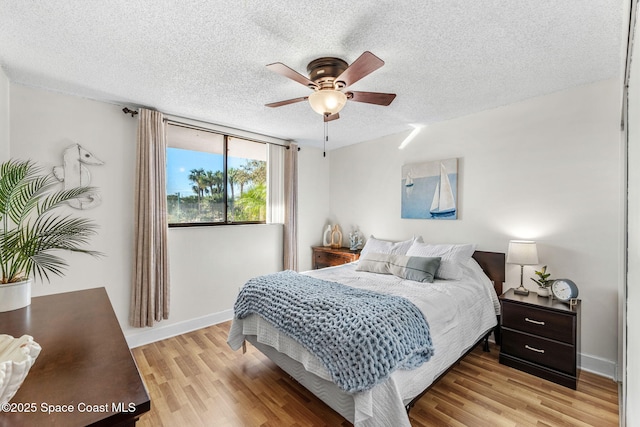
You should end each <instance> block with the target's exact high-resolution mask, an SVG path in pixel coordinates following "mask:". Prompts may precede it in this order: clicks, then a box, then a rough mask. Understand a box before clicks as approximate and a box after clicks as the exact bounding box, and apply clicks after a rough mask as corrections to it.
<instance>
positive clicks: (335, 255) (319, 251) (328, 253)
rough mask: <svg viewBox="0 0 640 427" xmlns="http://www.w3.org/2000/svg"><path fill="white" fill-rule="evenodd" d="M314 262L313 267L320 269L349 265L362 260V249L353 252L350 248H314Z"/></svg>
mask: <svg viewBox="0 0 640 427" xmlns="http://www.w3.org/2000/svg"><path fill="white" fill-rule="evenodd" d="M311 250H312V251H313V260H312V262H311V266H312V268H313V269H314V270H317V269H318V268H325V267H332V266H334V265H342V264H347V263H349V262H353V261H357V260H358V259H359V258H360V249H357V250H355V251H352V250H351V249H349V248H330V247H326V246H313V247H312V248H311Z"/></svg>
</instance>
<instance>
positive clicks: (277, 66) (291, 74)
mask: <svg viewBox="0 0 640 427" xmlns="http://www.w3.org/2000/svg"><path fill="white" fill-rule="evenodd" d="M267 68H268V69H270V70H271V71H273V72H274V73H278V74H280V75H282V76H285V77H288V78H290V79H291V80H295V81H296V82H298V83H300V84H302V85H305V86H307V87H309V88H312V89H313V88H316V87H318V85H317V84H315V83H314V82H313V81H311V80H309V79H308V78H307V77H305V76H303V75H302V74H300V73H299V72H297V71H296V70H294V69H292V68H289V67H287V66H286V65H284V64H283V63H282V62H275V63H273V64H269V65H267Z"/></svg>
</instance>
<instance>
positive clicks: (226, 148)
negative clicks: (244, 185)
mask: <svg viewBox="0 0 640 427" xmlns="http://www.w3.org/2000/svg"><path fill="white" fill-rule="evenodd" d="M165 125H167V126H169V125H171V126H180V127H183V128H187V129H192V130H196V131H202V132H210V133H214V134H217V135H222V137H223V148H222V151H223V156H222V157H223V160H222V167H223V176H224V190H223V200H224V222H223V221H219V222H213V221H207V222H204V221H203V222H176V223H171V222H168V226H169V228H183V227H212V226H228V225H253V224H266V223H267V220H266V218H265V220H264V221H229V211H228V209H229V200H228V191H229V188H228V187H229V182H228V180H227V178H228V175H227V171H228V160H227V157H228V155H229V145H228V143H229V138H230V137H233V138H238V139H243V140H246V141H250V142H254V143H256V144H263V145H265V146H266V145H268V144H275V145H280V146H282V147H285V148H287V149H288V148H289V147H288V146H286V145H284V144H276V143H274V142H265V141H259V140H256V139H253V138H250V137H247V136H245V135H234V134H232V133H227V132H220V131H216V130H213V129H208V128H205V127H200V126H194V125H191V124H186V123H180V122H176V121H173V120H167V121H166V123H165ZM167 148H176V147H170V146H169V142H168V141H167V144H166V147H165V152H166V149H167ZM265 148H266V147H265ZM191 151H196V150H191ZM266 163H267V168H268V167H269V156H268V155H267V160H266ZM165 167H166V165H165ZM268 186H269V177H268V175H267V187H268ZM165 193H166V184H165ZM167 196H168V193H166V194H165V197H167ZM265 205H266V206H265V207H266V209H269V198H268V197H267V200H266V203H265Z"/></svg>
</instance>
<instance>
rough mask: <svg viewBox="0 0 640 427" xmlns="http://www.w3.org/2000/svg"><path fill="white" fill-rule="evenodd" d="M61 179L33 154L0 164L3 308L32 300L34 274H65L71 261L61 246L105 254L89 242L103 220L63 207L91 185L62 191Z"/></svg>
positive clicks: (0, 307) (44, 276) (0, 306)
mask: <svg viewBox="0 0 640 427" xmlns="http://www.w3.org/2000/svg"><path fill="white" fill-rule="evenodd" d="M56 185H57V180H56V179H55V177H54V176H53V175H52V174H43V173H42V168H40V167H38V166H36V164H35V163H34V162H32V161H30V160H28V161H22V160H9V161H7V162H5V163H2V164H1V165H0V275H1V277H0V312H2V311H10V310H17V309H19V308H22V307H26V306H28V305H29V304H31V277H32V276H35V277H37V278H39V279H47V280H49V274H50V273H52V274H56V275H59V276H61V275H62V274H63V272H64V269H65V267H67V262H66V261H65V260H64V259H63V258H61V257H60V256H58V255H56V252H57V251H59V250H63V251H71V252H80V253H85V254H89V255H94V256H95V255H100V253H99V252H95V251H91V250H88V249H85V248H83V246H84V245H86V243H87V242H88V241H89V237H90V236H92V235H94V234H95V232H96V231H95V230H96V228H97V225H96V224H95V223H93V222H92V221H91V220H89V219H87V218H74V217H73V216H72V215H70V214H68V213H57V212H58V210H59V208H61V207H63V205H65V204H66V202H67V201H69V200H73V199H77V198H81V197H83V196H84V195H85V194H86V193H87V192H89V191H91V190H92V189H91V188H90V187H77V188H73V189H70V190H59V191H56V190H55V189H54V187H55V186H56Z"/></svg>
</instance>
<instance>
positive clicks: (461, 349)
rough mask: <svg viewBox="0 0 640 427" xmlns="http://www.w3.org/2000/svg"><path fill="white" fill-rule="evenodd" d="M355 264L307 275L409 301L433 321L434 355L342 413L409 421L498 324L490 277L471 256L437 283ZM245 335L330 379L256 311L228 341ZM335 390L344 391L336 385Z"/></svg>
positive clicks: (363, 420) (374, 421)
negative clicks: (409, 409)
mask: <svg viewBox="0 0 640 427" xmlns="http://www.w3.org/2000/svg"><path fill="white" fill-rule="evenodd" d="M356 264H357V263H351V264H345V265H341V266H338V267H331V268H325V269H321V270H313V271H308V272H306V273H304V274H308V275H309V276H313V277H317V278H320V279H324V280H331V281H335V282H339V283H343V284H345V285H348V286H352V287H356V288H363V289H369V290H372V291H376V292H381V293H387V294H391V295H398V296H402V297H405V298H407V299H409V300H411V301H412V302H413V303H414V304H415V305H416V306H417V307H418V308H419V309H420V311H422V313H423V314H424V316H425V318H426V319H427V321H428V323H429V327H430V331H431V338H432V341H433V345H434V347H435V354H434V355H433V357H432V358H431V360H430V361H429V362H427V363H424V364H423V365H422V366H420V367H419V368H417V369H414V370H411V371H406V370H396V371H395V372H394V373H393V374H392V375H391V377H390V378H389V379H388V380H387V381H385V382H384V383H382V384H379V385H378V386H376V387H374V388H373V389H371V390H368V391H365V392H362V393H356V394H354V395H349V396H352V397H353V403H354V410H353V411H347V412H345V413H343V412H341V411H339V412H341V414H342V415H343V416H344V417H345V418H347V419H348V420H349V421H351V422H352V423H354V425H355V426H357V427H368V426H382V425H395V426H410V424H409V419H408V416H407V413H406V410H405V406H404V405H406V404H407V403H409V402H410V401H411V400H412V399H413V398H414V397H415V396H417V395H418V394H420V393H421V392H422V391H423V390H424V389H426V388H427V387H428V386H429V385H431V384H432V383H433V381H434V380H435V379H436V378H438V376H439V375H440V374H441V373H443V372H444V371H445V370H446V369H448V367H449V366H451V364H453V363H454V362H455V361H456V360H458V359H459V358H460V357H461V356H462V355H463V354H464V353H465V352H466V351H467V350H468V349H469V348H471V346H472V345H474V344H475V343H476V342H477V341H478V340H479V339H480V338H481V337H482V336H483V335H484V334H486V333H487V332H488V331H489V330H490V329H491V328H493V327H494V326H495V325H496V314H499V312H500V304H499V301H498V298H497V296H496V293H495V291H494V289H493V286H492V284H491V281H490V280H489V279H488V278H487V276H486V275H485V274H484V273H483V272H482V269H481V268H480V266H479V265H478V264H477V263H476V262H475V260H473V259H470V260H469V262H468V263H467V264H466V265H463V266H462V267H463V272H464V274H463V278H462V279H461V280H436V281H435V282H434V283H420V282H414V281H409V280H404V279H401V278H399V277H396V276H393V275H381V274H375V273H368V272H360V271H356ZM246 336H255V337H256V338H255V340H257V342H259V343H262V344H264V345H267V346H269V347H272V348H274V349H276V350H277V351H278V352H280V353H283V354H285V355H287V356H288V357H289V358H291V359H293V360H295V361H297V362H299V363H300V364H301V365H302V366H303V367H304V369H305V370H306V371H308V372H310V373H312V374H314V375H316V376H318V377H319V378H322V379H324V380H328V381H330V378H331V377H330V375H329V372H328V371H327V370H326V368H325V367H324V365H322V363H321V362H320V361H319V360H318V359H317V358H316V357H315V356H313V355H312V354H311V353H309V352H308V351H307V350H306V349H305V348H304V347H302V346H301V345H300V344H298V343H297V342H295V341H294V340H293V339H291V338H289V337H288V336H287V335H285V334H282V333H280V332H279V331H278V330H277V329H275V328H274V327H273V326H272V325H271V324H270V323H269V322H267V321H266V320H264V319H263V318H261V317H259V316H257V315H252V316H249V317H247V318H245V319H242V320H239V319H235V320H234V321H233V323H232V326H231V330H230V331H229V338H228V343H229V345H230V346H231V347H232V348H233V349H234V350H237V349H238V348H240V347H241V346H242V343H243V342H244V340H245V337H246ZM336 390H337V391H341V390H339V389H338V388H337V387H336ZM345 394H346V393H345ZM318 397H320V398H321V399H322V396H318ZM334 409H336V408H334ZM390 422H391V424H389V423H390Z"/></svg>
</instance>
